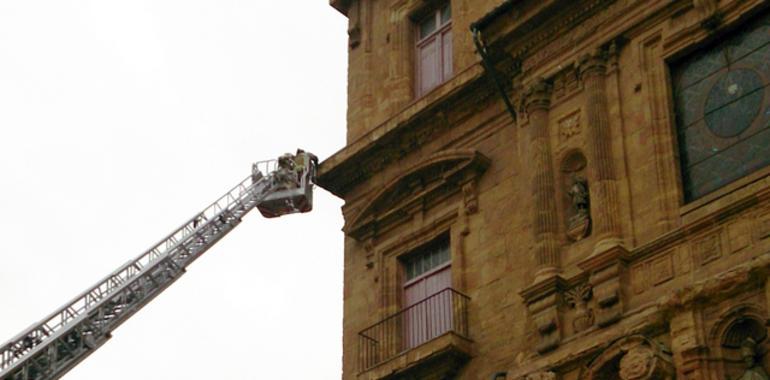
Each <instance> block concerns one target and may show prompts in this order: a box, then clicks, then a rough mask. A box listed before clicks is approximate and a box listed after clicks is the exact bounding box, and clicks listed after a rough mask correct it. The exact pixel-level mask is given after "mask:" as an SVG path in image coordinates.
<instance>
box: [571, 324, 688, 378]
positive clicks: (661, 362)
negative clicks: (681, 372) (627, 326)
mask: <svg viewBox="0 0 770 380" xmlns="http://www.w3.org/2000/svg"><path fill="white" fill-rule="evenodd" d="M675 378H676V370H675V369H674V364H673V358H672V355H671V351H670V350H669V349H667V348H666V347H665V346H663V345H662V344H661V343H660V342H656V341H654V340H651V339H649V338H646V337H644V336H642V335H632V336H629V337H626V338H622V339H620V340H618V341H616V342H615V343H613V344H612V345H610V346H609V347H607V348H606V349H605V350H604V351H603V352H602V353H601V354H599V356H597V357H596V358H595V359H593V360H591V361H590V362H589V363H588V365H587V366H586V367H585V368H584V369H583V370H582V371H581V374H580V375H579V377H578V379H580V380H673V379H675Z"/></svg>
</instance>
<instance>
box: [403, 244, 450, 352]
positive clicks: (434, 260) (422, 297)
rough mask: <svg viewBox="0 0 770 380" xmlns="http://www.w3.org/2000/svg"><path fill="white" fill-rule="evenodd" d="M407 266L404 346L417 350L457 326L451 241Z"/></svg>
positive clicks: (434, 246)
mask: <svg viewBox="0 0 770 380" xmlns="http://www.w3.org/2000/svg"><path fill="white" fill-rule="evenodd" d="M403 265H404V272H405V273H404V274H405V276H404V322H403V326H404V344H405V348H412V347H416V346H418V345H420V344H422V343H424V342H427V341H428V340H431V339H433V338H435V337H437V336H439V335H441V334H443V333H445V332H447V331H449V330H451V329H452V326H453V323H452V322H453V319H452V318H453V313H452V309H451V308H452V296H453V294H452V292H451V290H449V288H451V287H452V271H451V257H450V254H449V237H448V236H442V237H439V238H438V239H436V240H434V241H433V242H431V243H429V244H427V245H426V246H424V247H422V248H420V249H418V250H417V252H413V253H412V254H411V255H409V256H408V257H407V258H406V259H405V260H404V262H403Z"/></svg>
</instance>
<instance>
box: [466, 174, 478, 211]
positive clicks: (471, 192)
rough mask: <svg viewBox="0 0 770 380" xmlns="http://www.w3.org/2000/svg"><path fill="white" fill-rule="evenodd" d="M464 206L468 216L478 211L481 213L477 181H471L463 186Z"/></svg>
mask: <svg viewBox="0 0 770 380" xmlns="http://www.w3.org/2000/svg"><path fill="white" fill-rule="evenodd" d="M463 205H464V210H465V214H466V215H470V214H475V213H476V211H479V195H478V191H477V189H476V182H475V181H470V182H468V183H466V184H465V185H463Z"/></svg>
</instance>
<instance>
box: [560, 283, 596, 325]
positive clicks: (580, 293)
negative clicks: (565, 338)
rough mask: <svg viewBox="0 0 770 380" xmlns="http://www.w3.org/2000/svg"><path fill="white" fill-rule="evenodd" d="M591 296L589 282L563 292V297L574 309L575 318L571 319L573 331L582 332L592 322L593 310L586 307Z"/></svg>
mask: <svg viewBox="0 0 770 380" xmlns="http://www.w3.org/2000/svg"><path fill="white" fill-rule="evenodd" d="M591 296H592V292H591V285H590V284H580V285H578V286H576V287H574V288H572V289H570V290H568V291H567V292H565V293H564V299H565V300H566V301H567V303H568V304H569V305H570V306H571V307H572V308H573V309H575V318H574V319H573V320H572V328H573V329H574V330H575V333H579V332H583V331H585V330H587V329H588V328H590V327H591V326H593V324H594V311H593V309H591V308H589V307H588V301H590V300H591Z"/></svg>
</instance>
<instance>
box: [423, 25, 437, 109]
mask: <svg viewBox="0 0 770 380" xmlns="http://www.w3.org/2000/svg"><path fill="white" fill-rule="evenodd" d="M437 45H438V41H436V39H435V37H433V38H432V40H429V41H428V42H427V43H425V44H424V45H423V46H422V47H421V48H420V57H419V61H418V64H419V65H420V67H419V70H418V71H419V72H418V74H419V77H420V86H419V95H422V94H425V93H426V92H428V90H430V89H432V88H433V87H436V85H438V84H439V75H438V74H439V57H438V52H437V50H438V46H437Z"/></svg>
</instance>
